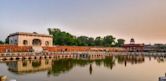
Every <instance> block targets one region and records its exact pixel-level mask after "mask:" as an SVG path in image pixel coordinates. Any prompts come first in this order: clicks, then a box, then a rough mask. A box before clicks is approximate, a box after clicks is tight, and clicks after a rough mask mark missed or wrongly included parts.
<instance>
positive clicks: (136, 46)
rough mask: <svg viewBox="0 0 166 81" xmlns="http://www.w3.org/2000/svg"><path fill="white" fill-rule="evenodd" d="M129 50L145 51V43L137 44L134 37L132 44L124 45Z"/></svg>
mask: <svg viewBox="0 0 166 81" xmlns="http://www.w3.org/2000/svg"><path fill="white" fill-rule="evenodd" d="M123 47H124V48H125V49H126V50H127V51H129V52H143V51H144V44H135V40H134V39H133V38H132V39H131V40H130V44H125V45H124V46H123Z"/></svg>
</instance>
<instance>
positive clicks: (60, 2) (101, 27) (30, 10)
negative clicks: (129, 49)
mask: <svg viewBox="0 0 166 81" xmlns="http://www.w3.org/2000/svg"><path fill="white" fill-rule="evenodd" d="M47 28H60V29H61V30H64V31H67V32H70V33H72V34H74V35H76V36H80V35H86V36H92V37H96V36H99V35H100V36H105V35H108V34H112V35H114V36H115V37H117V38H124V39H126V41H129V39H130V38H132V37H134V38H135V39H136V42H138V43H143V42H145V43H159V42H161V43H166V33H165V30H166V0H0V39H1V40H4V38H5V37H6V36H7V35H8V34H10V33H14V32H39V33H45V34H47Z"/></svg>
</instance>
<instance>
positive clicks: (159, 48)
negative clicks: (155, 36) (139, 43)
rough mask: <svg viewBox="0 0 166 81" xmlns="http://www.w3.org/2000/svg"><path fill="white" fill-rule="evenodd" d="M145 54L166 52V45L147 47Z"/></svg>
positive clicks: (145, 47)
mask: <svg viewBox="0 0 166 81" xmlns="http://www.w3.org/2000/svg"><path fill="white" fill-rule="evenodd" d="M144 51H145V52H166V44H154V45H145V46H144Z"/></svg>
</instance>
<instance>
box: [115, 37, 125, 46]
mask: <svg viewBox="0 0 166 81" xmlns="http://www.w3.org/2000/svg"><path fill="white" fill-rule="evenodd" d="M124 43H125V40H124V39H118V40H117V43H116V46H117V47H122V46H123V45H124Z"/></svg>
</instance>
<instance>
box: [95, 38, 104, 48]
mask: <svg viewBox="0 0 166 81" xmlns="http://www.w3.org/2000/svg"><path fill="white" fill-rule="evenodd" d="M95 45H96V46H102V45H103V39H102V38H101V37H96V39H95Z"/></svg>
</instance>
